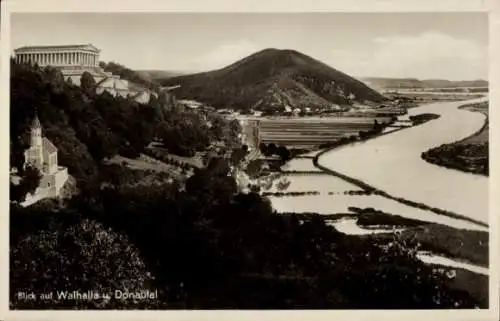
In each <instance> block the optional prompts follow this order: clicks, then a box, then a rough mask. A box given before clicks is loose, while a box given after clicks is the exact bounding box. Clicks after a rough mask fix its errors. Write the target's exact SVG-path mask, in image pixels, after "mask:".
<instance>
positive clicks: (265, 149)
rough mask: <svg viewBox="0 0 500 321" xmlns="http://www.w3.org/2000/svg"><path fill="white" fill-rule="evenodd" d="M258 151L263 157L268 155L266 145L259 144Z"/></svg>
mask: <svg viewBox="0 0 500 321" xmlns="http://www.w3.org/2000/svg"><path fill="white" fill-rule="evenodd" d="M259 150H260V152H261V153H262V154H264V155H267V153H268V148H267V145H266V144H264V143H260V144H259Z"/></svg>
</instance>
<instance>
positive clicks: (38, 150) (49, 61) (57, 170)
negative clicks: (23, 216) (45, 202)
mask: <svg viewBox="0 0 500 321" xmlns="http://www.w3.org/2000/svg"><path fill="white" fill-rule="evenodd" d="M14 53H15V59H16V62H19V63H31V64H35V63H36V64H38V66H40V67H45V66H52V67H55V68H58V69H59V70H61V72H62V74H63V76H64V78H65V79H68V78H69V79H71V81H72V82H73V84H75V85H77V86H79V85H80V79H81V76H82V74H83V73H84V72H89V73H90V74H91V75H92V76H93V77H94V79H95V81H96V92H97V93H98V94H101V93H103V92H104V91H107V92H109V93H110V94H111V95H113V96H115V97H116V96H121V97H132V98H133V99H134V100H136V101H137V102H139V103H148V102H149V99H150V98H151V95H155V96H157V94H156V93H154V92H152V91H151V90H149V89H146V88H143V87H141V86H139V85H136V84H134V83H131V82H128V81H127V80H125V79H120V77H119V76H117V75H113V74H112V73H110V72H106V71H104V70H103V69H102V68H101V67H100V66H99V53H100V50H99V49H97V48H96V47H94V46H93V45H91V44H88V45H68V46H28V47H21V48H18V49H16V50H14ZM24 156H25V166H26V165H28V164H29V165H31V166H34V167H35V168H37V169H38V170H39V172H40V174H41V175H42V177H41V179H40V184H39V186H38V188H37V189H36V190H35V192H34V193H32V194H28V195H27V196H26V199H25V201H24V202H22V203H21V205H22V206H29V205H31V204H34V203H36V202H38V201H39V200H42V199H45V198H54V197H59V196H60V194H61V190H62V188H63V186H64V184H65V183H66V182H67V181H68V170H67V168H66V167H62V166H58V164H57V148H56V147H55V146H54V144H53V143H52V142H51V141H50V140H48V139H47V137H43V136H42V126H41V124H40V121H39V120H38V116H35V118H34V120H33V122H32V125H31V144H30V147H29V148H28V149H27V150H26V151H25V154H24ZM13 174H14V175H12V178H13V181H14V183H15V181H18V180H19V177H17V176H16V175H15V173H13Z"/></svg>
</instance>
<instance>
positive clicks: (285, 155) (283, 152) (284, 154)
mask: <svg viewBox="0 0 500 321" xmlns="http://www.w3.org/2000/svg"><path fill="white" fill-rule="evenodd" d="M276 152H277V154H278V155H279V157H280V158H281V160H282V161H284V162H286V161H288V160H290V158H291V157H292V154H291V153H290V151H289V150H288V149H287V148H286V147H285V146H280V147H278V148H277V150H276Z"/></svg>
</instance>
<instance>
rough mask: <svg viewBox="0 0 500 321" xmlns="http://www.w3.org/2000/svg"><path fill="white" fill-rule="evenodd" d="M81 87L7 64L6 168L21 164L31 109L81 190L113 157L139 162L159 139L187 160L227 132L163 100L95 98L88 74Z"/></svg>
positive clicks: (50, 73) (53, 72)
mask: <svg viewBox="0 0 500 321" xmlns="http://www.w3.org/2000/svg"><path fill="white" fill-rule="evenodd" d="M81 83H82V85H81V87H78V86H74V85H73V84H71V83H69V82H67V81H65V80H64V77H63V75H62V74H61V73H60V72H59V71H58V70H57V69H54V68H50V67H48V68H44V69H41V68H39V67H38V66H30V65H28V64H18V63H16V62H15V61H14V60H11V108H10V110H11V112H10V137H11V142H10V143H11V167H14V166H15V167H18V168H20V167H21V165H22V164H23V162H24V155H23V153H24V150H25V149H26V148H27V147H28V144H29V127H30V124H31V122H32V119H33V117H34V114H35V109H36V110H37V113H38V117H39V119H40V122H41V124H42V127H43V135H44V136H46V137H47V138H49V139H50V140H51V141H52V142H53V143H54V144H55V146H56V147H57V148H58V160H59V163H60V164H61V165H62V166H66V167H68V169H69V172H70V174H71V175H72V176H74V177H75V178H76V180H77V183H78V185H79V187H80V188H84V187H86V186H89V187H90V186H91V185H92V184H93V183H95V182H97V180H98V175H99V172H98V167H99V166H98V164H99V162H100V161H101V160H103V159H104V158H106V157H112V156H114V155H116V154H118V153H120V154H122V155H125V156H129V157H135V156H138V155H139V153H141V152H142V151H143V150H144V148H145V147H146V146H148V145H149V144H150V142H151V141H152V140H153V139H154V137H155V136H156V135H162V137H164V143H165V144H166V145H167V146H168V147H169V149H171V150H174V151H176V152H178V153H184V154H192V153H193V151H196V150H203V149H204V148H205V147H206V146H207V145H208V144H210V142H211V140H212V139H215V138H220V136H221V135H222V134H221V133H223V132H227V130H226V128H225V126H226V127H227V126H228V124H227V123H226V122H224V121H222V120H220V121H213V126H212V127H209V126H207V122H206V121H205V120H204V118H203V117H202V116H201V115H198V114H195V113H194V112H189V111H187V112H179V111H176V110H175V109H173V108H172V106H168V102H164V101H162V97H160V98H159V99H158V100H157V99H155V98H152V99H151V101H150V102H149V103H148V104H146V105H143V104H139V103H137V102H135V101H134V100H133V99H126V98H119V97H113V96H111V95H110V94H108V93H107V92H105V93H103V94H101V95H98V94H96V93H95V81H94V79H93V78H92V76H90V74H88V73H86V74H84V75H83V76H82V81H81ZM233 134H234V133H233ZM234 136H235V137H236V134H235V135H234Z"/></svg>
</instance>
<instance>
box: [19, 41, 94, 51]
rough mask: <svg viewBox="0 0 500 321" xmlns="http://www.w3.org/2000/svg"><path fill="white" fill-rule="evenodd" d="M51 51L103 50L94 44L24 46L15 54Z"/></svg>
mask: <svg viewBox="0 0 500 321" xmlns="http://www.w3.org/2000/svg"><path fill="white" fill-rule="evenodd" d="M49 49H55V50H57V49H66V50H90V51H95V52H100V51H101V50H100V49H98V48H97V47H95V46H94V45H92V44H90V43H89V44H80V45H43V46H23V47H19V48H17V49H14V52H16V53H18V52H20V51H31V50H49Z"/></svg>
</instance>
